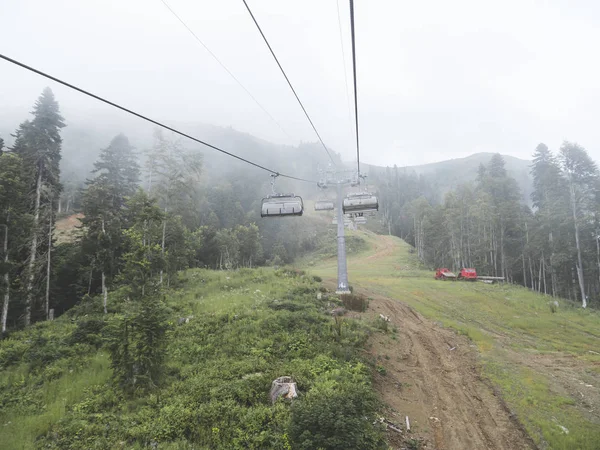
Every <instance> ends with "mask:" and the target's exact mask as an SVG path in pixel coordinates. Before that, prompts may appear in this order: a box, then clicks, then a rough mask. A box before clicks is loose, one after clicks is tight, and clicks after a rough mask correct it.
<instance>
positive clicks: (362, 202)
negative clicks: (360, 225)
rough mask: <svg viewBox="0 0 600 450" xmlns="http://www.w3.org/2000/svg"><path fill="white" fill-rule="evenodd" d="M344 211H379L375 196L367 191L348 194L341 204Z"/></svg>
mask: <svg viewBox="0 0 600 450" xmlns="http://www.w3.org/2000/svg"><path fill="white" fill-rule="evenodd" d="M342 206H343V210H344V213H365V212H372V211H379V201H378V200H377V197H376V196H375V195H373V194H370V193H368V192H361V193H355V194H348V196H346V198H345V199H344V202H343V204H342Z"/></svg>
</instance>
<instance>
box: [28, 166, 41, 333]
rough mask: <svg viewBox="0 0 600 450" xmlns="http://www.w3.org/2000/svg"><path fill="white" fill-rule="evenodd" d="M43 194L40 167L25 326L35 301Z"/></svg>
mask: <svg viewBox="0 0 600 450" xmlns="http://www.w3.org/2000/svg"><path fill="white" fill-rule="evenodd" d="M41 196H42V170H41V167H38V177H37V182H36V186H35V207H34V210H33V226H32V230H33V235H32V236H31V247H30V250H29V266H28V268H27V271H28V274H27V275H28V276H27V278H28V279H27V296H26V299H25V326H28V325H29V324H30V323H31V304H32V303H33V282H34V280H35V273H34V270H35V260H36V257H37V246H38V227H39V222H40V199H41Z"/></svg>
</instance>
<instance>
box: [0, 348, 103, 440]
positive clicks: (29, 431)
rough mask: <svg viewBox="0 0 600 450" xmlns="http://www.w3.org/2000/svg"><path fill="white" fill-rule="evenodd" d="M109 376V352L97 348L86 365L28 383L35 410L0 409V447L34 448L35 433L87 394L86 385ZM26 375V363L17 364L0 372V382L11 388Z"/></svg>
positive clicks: (93, 384) (53, 421)
mask: <svg viewBox="0 0 600 450" xmlns="http://www.w3.org/2000/svg"><path fill="white" fill-rule="evenodd" d="M109 376H110V370H109V361H108V356H107V355H106V354H105V353H101V352H99V353H97V354H96V355H94V356H93V357H91V358H90V359H89V360H88V361H87V363H86V367H85V368H81V369H74V370H73V371H72V372H67V373H65V374H64V375H63V376H61V377H60V378H58V379H56V380H51V381H48V382H42V383H41V384H40V385H39V386H36V385H33V386H30V387H31V390H34V391H38V392H36V394H37V395H39V397H40V408H39V410H38V413H37V414H35V413H34V414H25V415H23V414H20V413H19V412H18V411H15V410H14V409H12V410H11V409H8V410H6V411H2V412H0V426H1V428H0V442H1V445H0V447H1V448H3V449H7V450H8V449H27V448H34V441H35V438H36V437H37V436H41V435H44V434H46V433H47V432H48V430H49V429H50V427H51V426H52V424H54V423H56V422H57V421H58V420H59V419H60V418H62V417H63V416H64V415H65V413H66V411H67V410H68V409H69V408H70V407H71V406H73V405H74V404H76V403H77V402H79V401H81V400H82V399H83V398H84V397H85V396H86V395H87V394H88V392H89V389H91V388H92V387H94V386H99V385H102V384H104V383H105V382H106V381H107V380H108V378H109ZM27 378H28V370H27V368H26V366H24V365H20V366H18V367H15V368H12V369H11V370H8V371H6V372H0V386H3V388H4V389H11V387H16V386H15V385H22V384H23V383H26V382H27ZM15 409H17V408H15ZM0 411H1V410H0Z"/></svg>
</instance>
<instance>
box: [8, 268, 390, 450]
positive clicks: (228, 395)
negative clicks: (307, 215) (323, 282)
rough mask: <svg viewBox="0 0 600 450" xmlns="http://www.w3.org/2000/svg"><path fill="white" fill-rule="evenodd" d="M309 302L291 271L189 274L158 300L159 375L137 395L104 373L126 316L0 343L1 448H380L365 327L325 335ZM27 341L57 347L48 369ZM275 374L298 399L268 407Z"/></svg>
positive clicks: (311, 291)
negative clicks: (162, 344)
mask: <svg viewBox="0 0 600 450" xmlns="http://www.w3.org/2000/svg"><path fill="white" fill-rule="evenodd" d="M223 286H228V287H229V288H228V289H226V290H224V289H222V288H223ZM317 292H318V285H317V284H316V283H315V282H314V280H313V278H312V277H310V276H306V275H305V274H302V273H300V272H297V271H292V272H286V271H272V270H267V269H253V270H249V269H245V270H240V271H236V272H213V271H208V270H188V271H187V272H185V273H183V275H182V281H181V282H180V284H179V286H178V287H177V288H176V289H174V290H173V291H171V292H169V293H168V294H167V295H166V296H165V300H164V302H163V303H164V306H165V308H166V309H165V311H167V312H168V316H167V317H166V320H165V323H167V325H168V327H167V329H166V333H167V335H166V336H167V338H166V349H165V350H166V351H165V353H164V355H165V359H164V361H163V362H162V364H161V367H162V372H161V374H155V375H156V376H155V377H154V375H153V377H154V378H153V380H154V381H155V383H153V385H146V387H145V388H144V389H140V390H137V389H131V386H124V385H123V384H122V380H123V379H127V377H125V378H124V377H123V374H121V373H118V372H115V370H111V369H110V365H111V364H113V365H114V363H115V359H114V357H109V355H110V354H111V352H114V350H115V349H114V345H115V337H121V338H122V336H121V334H122V333H123V332H124V329H123V328H119V326H118V325H117V324H123V323H125V322H123V321H122V318H123V317H125V316H123V314H127V313H124V312H116V313H112V314H111V313H109V314H108V315H107V316H104V315H103V314H101V313H94V314H87V315H86V316H83V317H82V316H80V315H79V313H80V312H81V311H79V312H78V311H77V309H76V310H74V311H73V312H72V313H71V314H70V315H69V317H67V316H64V317H61V318H59V319H58V320H56V321H55V322H52V323H44V324H42V325H37V326H34V327H31V328H29V329H27V330H25V331H22V332H19V333H14V334H13V336H12V338H11V339H7V340H4V341H1V342H0V357H1V358H2V361H3V362H4V363H3V366H2V372H0V387H1V390H0V396H1V397H0V398H1V403H0V408H1V409H0V420H1V423H2V425H3V426H2V429H1V431H0V434H1V435H2V443H3V444H2V447H3V448H7V449H12V448H56V449H64V448H71V449H89V448H117V447H123V446H124V447H126V448H131V447H139V448H143V447H146V446H152V447H154V446H156V445H159V448H213V449H235V448H254V449H266V448H274V449H290V448H294V449H296V448H298V449H312V448H324V449H338V448H361V449H369V448H372V449H375V448H385V445H384V443H383V440H382V436H381V434H380V432H379V431H378V429H377V427H375V426H374V425H373V422H374V417H375V413H376V411H377V408H378V403H377V400H376V398H375V396H374V393H373V391H372V389H371V379H370V377H371V370H370V369H369V368H368V367H367V365H365V364H364V363H363V362H362V361H361V359H360V358H359V356H358V350H359V349H360V348H361V346H362V345H364V343H365V341H366V337H367V330H366V329H365V328H364V327H363V326H362V325H361V324H360V323H358V322H356V321H351V320H344V323H343V326H341V327H340V328H339V330H336V329H335V327H334V326H333V325H334V319H333V318H332V317H331V316H330V314H329V312H328V305H327V302H326V301H324V300H318V299H317ZM116 294H117V293H115V296H116ZM198 294H199V295H198ZM111 300H112V303H113V304H114V300H113V299H111ZM90 301H92V302H93V301H96V300H95V299H92V300H90ZM151 306H152V305H150V306H149V307H151ZM148 315H151V314H148ZM105 317H106V320H105ZM127 317H131V322H128V323H130V324H133V323H136V326H135V327H134V329H136V330H138V331H136V333H142V332H144V331H143V329H142V324H137V322H135V320H134V317H135V315H131V316H127ZM181 318H184V319H186V320H183V321H181V320H180V319H181ZM115 327H117V328H115ZM36 333H41V337H40V338H37V340H38V342H42V341H44V342H46V344H45V345H47V346H49V345H53V346H54V347H55V348H56V351H55V352H48V353H49V354H51V355H54V356H52V360H51V361H50V362H47V363H46V364H45V365H42V364H41V363H40V361H41V360H42V359H41V358H42V354H45V353H46V352H41V351H40V352H38V353H36V354H33V353H32V351H33V346H32V343H33V342H34V341H33V339H32V338H34V337H35V336H36ZM131 339H134V338H131ZM30 341H31V342H30ZM121 341H122V340H121ZM132 342H137V340H135V339H134V340H133V341H132ZM72 348H75V349H76V350H69V349H72ZM129 351H133V350H131V349H129ZM36 355H37V356H36ZM119 355H121V357H122V356H123V352H122V351H121V352H120V353H119ZM131 357H132V358H133V356H131ZM134 360H135V358H134ZM33 362H35V363H34V364H33ZM141 364H142V361H138V362H136V365H137V366H139V365H141ZM137 366H136V367H137ZM119 367H123V366H119ZM125 367H126V366H125ZM50 373H54V375H53V376H50ZM284 375H285V376H291V377H292V378H293V380H294V381H295V382H296V383H297V387H298V392H299V397H298V398H297V399H295V400H293V401H289V400H278V401H277V402H275V404H271V401H270V399H269V390H270V387H271V382H272V381H273V380H274V379H276V378H278V377H280V376H284Z"/></svg>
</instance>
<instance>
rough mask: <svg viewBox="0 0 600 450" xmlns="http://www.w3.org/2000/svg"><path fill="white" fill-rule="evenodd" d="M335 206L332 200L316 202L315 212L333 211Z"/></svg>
mask: <svg viewBox="0 0 600 450" xmlns="http://www.w3.org/2000/svg"><path fill="white" fill-rule="evenodd" d="M333 209H334V204H333V202H332V201H331V200H317V201H316V202H315V211H333Z"/></svg>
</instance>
